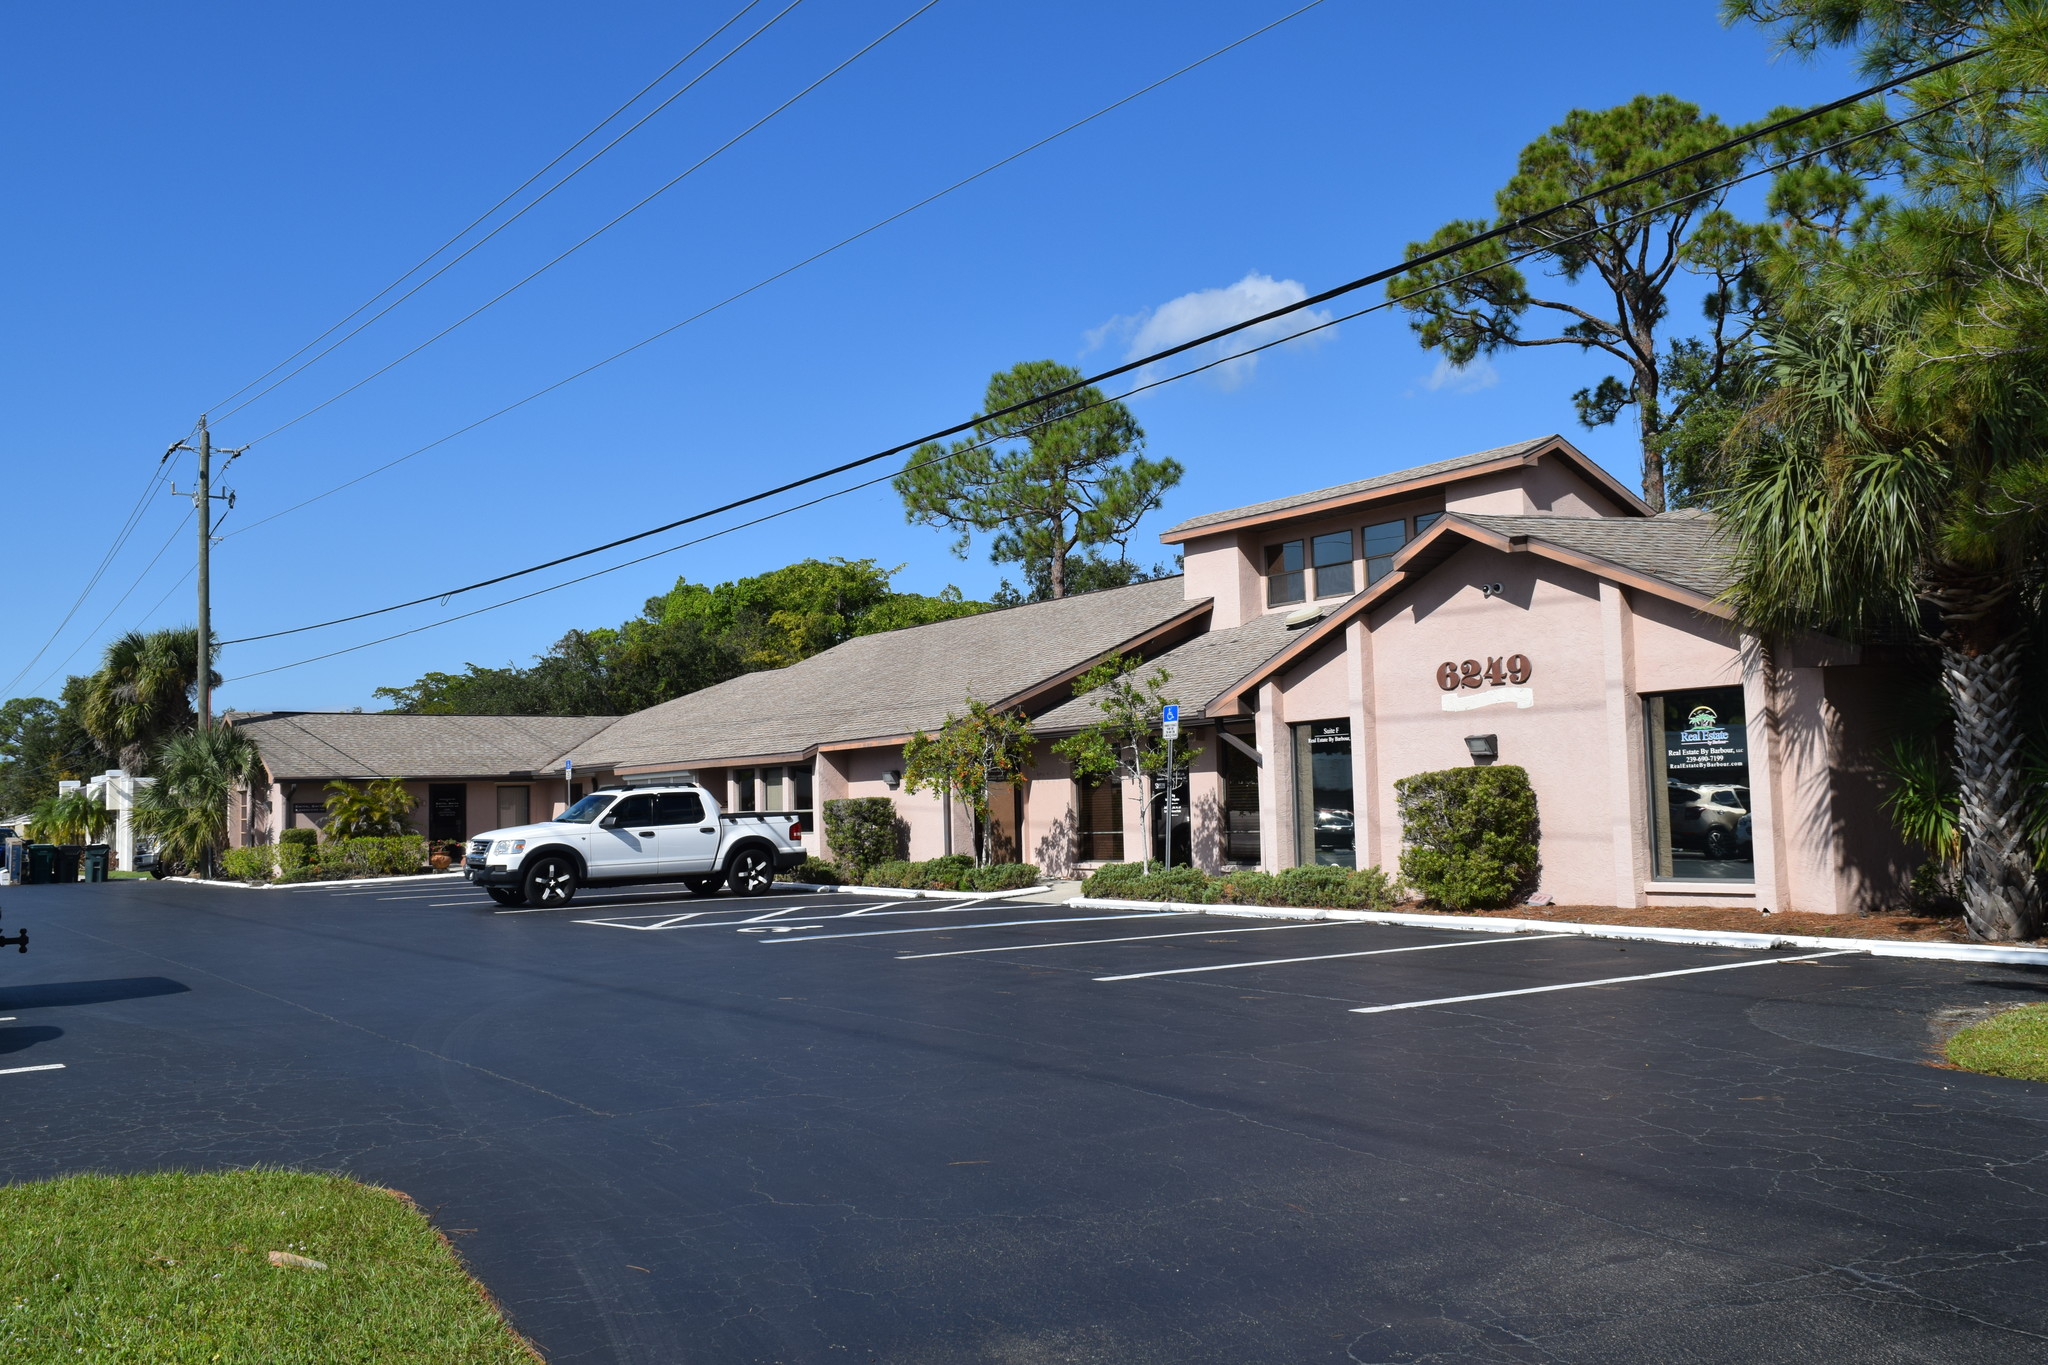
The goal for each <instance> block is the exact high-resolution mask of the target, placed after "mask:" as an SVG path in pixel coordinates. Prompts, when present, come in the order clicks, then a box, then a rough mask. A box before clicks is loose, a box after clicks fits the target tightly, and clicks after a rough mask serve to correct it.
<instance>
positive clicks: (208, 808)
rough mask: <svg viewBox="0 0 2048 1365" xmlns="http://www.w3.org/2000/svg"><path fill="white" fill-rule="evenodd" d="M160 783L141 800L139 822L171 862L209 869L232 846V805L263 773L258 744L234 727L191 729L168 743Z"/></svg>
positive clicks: (161, 756) (159, 761) (158, 761)
mask: <svg viewBox="0 0 2048 1365" xmlns="http://www.w3.org/2000/svg"><path fill="white" fill-rule="evenodd" d="M153 767H154V769H155V772H156V781H155V782H153V783H151V784H150V785H149V786H147V787H144V788H143V789H142V790H141V792H140V793H139V794H138V795H137V796H136V798H135V823H136V825H137V827H138V828H140V829H141V831H142V832H143V833H144V834H153V835H155V836H156V838H157V852H158V854H159V856H161V857H163V858H165V859H166V860H168V861H174V862H183V863H187V864H189V865H191V866H192V867H193V868H195V869H199V870H202V871H203V870H204V869H205V868H206V867H207V866H208V864H209V863H210V861H211V859H212V857H213V851H214V850H215V849H218V848H220V847H221V846H222V845H223V844H225V843H227V834H228V801H229V799H230V798H231V797H232V796H233V795H234V792H235V788H237V787H239V786H242V785H243V784H245V783H248V782H251V781H254V780H255V778H256V775H257V774H258V773H260V772H262V770H263V758H262V755H261V754H259V753H258V752H257V749H256V741H255V740H253V739H250V738H249V736H248V735H247V734H245V733H243V732H242V731H240V730H238V729H236V728H235V727H234V726H232V725H215V726H211V727H209V728H207V729H204V730H187V731H185V732H184V733H182V734H176V735H172V736H171V737H170V738H169V739H167V740H165V741H164V742H163V745H162V746H161V747H160V748H159V749H158V750H157V751H156V754H155V757H154V759H153Z"/></svg>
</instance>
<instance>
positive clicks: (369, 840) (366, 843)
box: [320, 834, 427, 877]
mask: <svg viewBox="0 0 2048 1365" xmlns="http://www.w3.org/2000/svg"><path fill="white" fill-rule="evenodd" d="M426 861H427V841H426V840H425V839H424V838H422V837H421V836H419V835H417V834H384V835H366V836H365V837H363V838H360V839H334V840H330V841H329V842H328V843H326V844H324V845H322V846H321V849H320V871H321V873H322V875H324V876H328V877H398V876H405V875H408V874H410V873H414V872H418V871H419V870H420V869H421V868H422V867H424V866H425V865H426Z"/></svg>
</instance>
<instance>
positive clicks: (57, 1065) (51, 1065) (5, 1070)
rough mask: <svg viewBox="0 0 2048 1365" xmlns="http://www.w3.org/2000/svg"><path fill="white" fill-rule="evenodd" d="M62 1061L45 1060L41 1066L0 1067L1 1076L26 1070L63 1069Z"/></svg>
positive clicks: (15, 1074) (16, 1074)
mask: <svg viewBox="0 0 2048 1365" xmlns="http://www.w3.org/2000/svg"><path fill="white" fill-rule="evenodd" d="M63 1069H64V1063H62V1062H44V1063H43V1064H42V1065H41V1066H10V1067H0V1076H19V1075H20V1074H21V1073H22V1072H24V1071H62V1070H63Z"/></svg>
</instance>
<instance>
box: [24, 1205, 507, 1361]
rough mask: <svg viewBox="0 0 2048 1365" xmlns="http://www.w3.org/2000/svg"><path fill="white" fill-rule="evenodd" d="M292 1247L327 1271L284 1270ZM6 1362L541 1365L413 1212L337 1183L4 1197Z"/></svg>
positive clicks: (441, 1242)
mask: <svg viewBox="0 0 2048 1365" xmlns="http://www.w3.org/2000/svg"><path fill="white" fill-rule="evenodd" d="M273 1251H281V1252H287V1253H291V1254H294V1255H298V1256H304V1257H308V1258H311V1259H313V1260H316V1261H324V1262H325V1263H326V1264H327V1266H328V1267H329V1268H328V1269H325V1270H310V1269H299V1268H294V1267H285V1266H277V1265H273V1264H271V1262H270V1259H269V1253H271V1252H273ZM0 1360H4V1361H6V1362H8V1365H41V1362H46V1361H80V1360H106V1361H124V1362H135V1365H144V1363H145V1362H146V1363H147V1365H185V1363H186V1362H199V1363H201V1365H212V1363H213V1362H225V1363H226V1365H239V1363H240V1362H257V1361H260V1362H265V1365H269V1363H271V1362H277V1363H278V1365H286V1363H287V1362H289V1363H290V1365H300V1362H303V1363H304V1365H315V1362H318V1365H330V1363H331V1362H332V1363H336V1365H338V1363H339V1362H350V1363H351V1365H356V1363H358V1362H359V1363H360V1365H385V1362H402V1361H421V1362H426V1361H432V1362H434V1365H471V1363H472V1362H492V1365H498V1363H500V1362H502V1363H503V1365H535V1362H537V1361H538V1360H539V1356H538V1355H537V1354H535V1353H534V1352H532V1351H531V1350H530V1349H529V1348H528V1347H527V1346H526V1345H525V1343H524V1342H522V1341H521V1340H520V1338H519V1337H518V1336H517V1335H515V1334H514V1333H513V1331H512V1330H511V1328H509V1327H508V1326H506V1324H505V1322H504V1320H503V1319H502V1318H500V1317H499V1316H498V1312H497V1310H496V1308H495V1307H493V1306H492V1304H491V1302H490V1301H489V1299H488V1298H487V1297H486V1296H485V1294H484V1292H483V1289H482V1287H481V1286H480V1285H478V1284H477V1283H476V1281H474V1280H472V1279H471V1278H470V1277H469V1275H468V1273H467V1272H465V1271H464V1270H463V1268H462V1267H461V1265H460V1264H458V1263H457V1261H456V1259H455V1256H454V1254H453V1252H452V1251H450V1249H449V1247H448V1244H447V1243H446V1242H444V1241H443V1240H442V1239H441V1236H440V1234H439V1233H437V1232H435V1231H434V1229H433V1227H432V1225H430V1224H429V1223H428V1222H427V1220H426V1218H425V1217H423V1216H422V1215H421V1214H420V1212H419V1210H418V1209H416V1208H414V1207H413V1205H412V1204H411V1202H410V1201H408V1200H406V1199H404V1198H403V1197H402V1196H397V1195H394V1194H392V1193H391V1192H389V1191H386V1190H379V1189H373V1188H372V1187H370V1186H368V1185H360V1184H357V1183H356V1182H355V1181H353V1180H348V1179H344V1178H343V1177H341V1176H332V1175H302V1174H298V1173H295V1172H290V1171H266V1170H257V1171H227V1172H221V1173H218V1174H210V1175H195V1174H189V1173H182V1172H166V1173H162V1174H156V1175H133V1176H103V1175H79V1176H70V1177H67V1178H65V1179H62V1180H48V1181H39V1182H36V1183H33V1184H26V1185H11V1186H8V1187H6V1188H4V1189H0Z"/></svg>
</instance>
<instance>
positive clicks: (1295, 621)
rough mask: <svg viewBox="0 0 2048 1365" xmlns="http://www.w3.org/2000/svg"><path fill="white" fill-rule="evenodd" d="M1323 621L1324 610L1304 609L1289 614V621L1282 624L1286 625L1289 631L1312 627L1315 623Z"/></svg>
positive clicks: (1319, 608) (1317, 608)
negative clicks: (1307, 626)
mask: <svg viewBox="0 0 2048 1365" xmlns="http://www.w3.org/2000/svg"><path fill="white" fill-rule="evenodd" d="M1322 619H1323V608H1321V607H1303V608H1302V609H1301V610H1300V611H1294V612H1289V613H1288V614H1287V620H1286V621H1285V622H1283V623H1282V624H1284V625H1285V626H1286V627H1287V628H1288V629H1289V630H1300V629H1301V628H1302V627H1303V626H1306V625H1312V624H1313V623H1315V622H1317V621H1320V620H1322Z"/></svg>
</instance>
